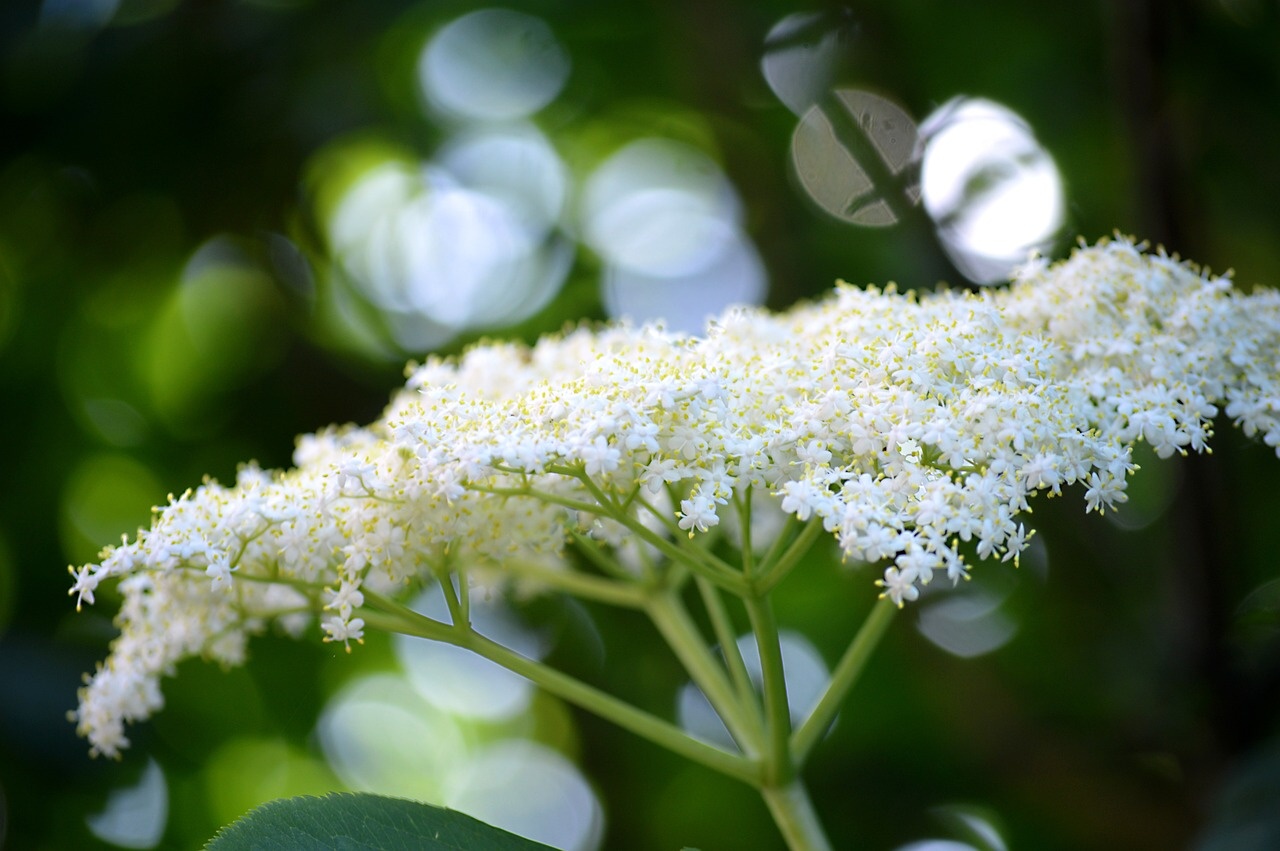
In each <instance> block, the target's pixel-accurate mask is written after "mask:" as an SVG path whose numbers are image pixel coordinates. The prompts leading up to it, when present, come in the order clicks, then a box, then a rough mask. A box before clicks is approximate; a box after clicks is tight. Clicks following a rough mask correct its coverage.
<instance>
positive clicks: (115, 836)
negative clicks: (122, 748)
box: [85, 759, 169, 848]
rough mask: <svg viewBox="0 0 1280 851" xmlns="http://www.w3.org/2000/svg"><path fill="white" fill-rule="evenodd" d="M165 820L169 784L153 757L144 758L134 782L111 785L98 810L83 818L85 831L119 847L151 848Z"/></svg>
mask: <svg viewBox="0 0 1280 851" xmlns="http://www.w3.org/2000/svg"><path fill="white" fill-rule="evenodd" d="M168 820H169V784H168V783H167V782H166V781H165V776H164V771H163V770H162V769H161V768H160V764H159V763H157V762H156V761H155V760H154V759H148V760H147V767H146V768H144V769H143V770H142V776H141V777H140V778H139V779H138V782H137V783H135V784H134V785H132V786H129V787H127V788H124V789H115V790H112V792H111V793H110V794H109V795H108V796H107V805H106V806H105V807H104V808H103V809H102V812H100V813H95V814H94V815H91V816H87V817H86V818H85V824H86V825H88V827H89V832H90V833H92V834H93V835H94V836H96V837H98V838H99V839H101V840H102V841H103V842H110V843H111V844H112V845H116V846H119V847H121V848H154V847H156V846H157V845H159V844H160V839H161V838H162V837H163V836H164V828H165V824H166V823H167V822H168Z"/></svg>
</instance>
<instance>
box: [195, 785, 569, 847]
mask: <svg viewBox="0 0 1280 851" xmlns="http://www.w3.org/2000/svg"><path fill="white" fill-rule="evenodd" d="M294 848H298V849H303V848H305V849H333V850H334V851H339V849H340V851H362V849H367V851H397V849H405V851H410V849H413V851H548V846H546V845H542V844H540V843H537V842H533V841H531V840H528V839H524V838H522V837H519V836H516V835H515V834H513V833H507V832H506V831H505V830H499V829H498V828H496V827H491V826H490V825H487V824H485V823H484V822H482V821H478V820H477V819H473V818H472V817H471V816H469V815H465V814H464V813H459V812H456V811H454V810H446V809H442V808H440V807H433V806H430V805H428V804H420V803H417V802H414V801H405V800H401V799H399V798H386V797H382V796H380V795H364V794H333V795H326V796H325V797H323V798H312V797H302V798H286V799H283V800H280V801H272V802H270V803H268V804H263V805H262V806H261V807H258V808H257V809H255V810H253V811H252V812H250V813H249V814H248V815H246V816H244V817H243V818H241V819H240V820H238V821H236V822H235V823H233V824H230V825H228V826H227V827H224V828H223V829H222V830H220V831H218V835H217V836H215V837H214V838H213V839H211V840H210V841H209V843H208V844H207V845H206V846H205V849H206V851H286V849H294Z"/></svg>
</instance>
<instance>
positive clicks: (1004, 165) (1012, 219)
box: [920, 98, 1064, 284]
mask: <svg viewBox="0 0 1280 851" xmlns="http://www.w3.org/2000/svg"><path fill="white" fill-rule="evenodd" d="M920 137H921V139H922V140H923V141H924V148H923V150H924V153H923V161H922V163H921V171H920V187H921V193H922V196H923V200H924V206H925V210H926V211H928V213H929V215H930V217H932V218H933V220H934V223H935V224H936V225H937V228H938V237H939V239H940V240H941V242H942V246H943V248H944V249H945V250H946V252H947V254H948V256H950V258H951V260H952V262H953V263H955V265H956V267H957V268H958V269H959V270H960V271H961V272H962V273H963V274H964V275H965V277H967V278H969V280H971V281H973V282H974V283H978V284H990V283H996V282H998V281H1004V280H1007V278H1008V275H1009V272H1010V271H1012V269H1013V268H1014V267H1015V266H1017V265H1019V264H1021V263H1023V262H1024V261H1025V260H1026V259H1027V256H1028V255H1029V254H1031V253H1032V252H1035V251H1045V250H1047V249H1048V248H1049V247H1050V246H1051V245H1052V243H1053V240H1054V237H1055V236H1056V235H1057V234H1058V231H1059V230H1060V229H1061V227H1062V223H1063V216H1064V193H1063V185H1062V176H1061V175H1060V174H1059V172H1058V167H1057V166H1056V165H1055V164H1054V161H1053V158H1052V157H1051V156H1050V155H1049V153H1048V152H1047V151H1046V150H1045V149H1044V148H1043V147H1041V145H1040V143H1039V142H1037V141H1036V138H1035V134H1033V133H1032V131H1031V128H1030V126H1028V124H1027V123H1026V122H1025V121H1023V120H1022V118H1021V117H1020V116H1018V115H1017V113H1015V112H1013V111H1012V110H1010V109H1009V108H1007V107H1005V106H1002V105H1001V104H998V103H995V102H993V101H989V100H984V99H981V98H956V99H953V100H951V101H949V102H948V103H946V104H944V105H943V106H941V107H939V108H938V109H937V110H935V111H934V112H933V114H932V115H930V116H929V118H927V119H926V120H925V122H924V123H923V124H922V125H921V127H920Z"/></svg>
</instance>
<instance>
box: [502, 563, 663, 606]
mask: <svg viewBox="0 0 1280 851" xmlns="http://www.w3.org/2000/svg"><path fill="white" fill-rule="evenodd" d="M503 566H504V567H505V568H506V569H508V570H510V571H511V573H513V574H516V575H517V576H521V577H524V578H527V579H533V580H535V581H537V582H539V583H542V584H543V585H547V586H550V587H551V588H555V589H556V590H558V591H563V592H565V593H566V594H572V595H573V596H575V597H579V598H581V599H583V600H593V601H595V602H597V603H607V604H609V605H612V606H622V607H624V608H631V609H635V608H639V607H641V606H643V605H644V600H645V596H646V592H645V589H644V588H643V587H641V586H640V585H637V584H635V581H636V580H635V579H634V578H633V579H632V583H631V584H628V583H625V582H618V581H616V580H613V579H606V578H604V577H602V576H594V575H592V574H589V573H582V572H580V571H577V570H572V569H569V568H566V569H565V570H553V569H551V568H547V567H541V566H539V565H536V564H530V563H527V562H507V563H505V564H504V565H503Z"/></svg>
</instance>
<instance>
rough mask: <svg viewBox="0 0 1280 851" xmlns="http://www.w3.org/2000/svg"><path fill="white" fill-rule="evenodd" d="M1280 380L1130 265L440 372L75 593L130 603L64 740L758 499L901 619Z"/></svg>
mask: <svg viewBox="0 0 1280 851" xmlns="http://www.w3.org/2000/svg"><path fill="white" fill-rule="evenodd" d="M1277 363H1280V295H1278V294H1277V293H1276V292H1275V291H1270V290H1258V291H1256V292H1254V293H1252V294H1249V295H1244V294H1241V293H1238V292H1235V291H1233V290H1232V289H1231V287H1230V284H1229V282H1227V281H1225V280H1222V279H1217V278H1210V277H1207V276H1204V275H1202V274H1200V273H1199V272H1198V271H1197V270H1195V269H1193V268H1192V267H1190V266H1188V265H1185V264H1181V263H1178V262H1175V261H1173V260H1171V259H1170V258H1168V257H1165V256H1163V255H1148V254H1144V253H1142V252H1141V251H1140V250H1139V249H1138V248H1137V247H1136V246H1134V245H1133V244H1131V243H1129V242H1124V241H1117V242H1110V243H1104V244H1101V245H1099V246H1096V247H1093V248H1084V249H1081V250H1079V251H1077V252H1075V253H1074V254H1073V255H1072V257H1071V258H1070V259H1068V260H1066V261H1064V262H1062V263H1059V264H1055V265H1048V264H1046V263H1035V264H1031V265H1028V266H1027V267H1026V268H1025V269H1023V270H1022V271H1021V272H1020V273H1019V274H1018V275H1017V279H1016V280H1015V281H1014V283H1013V285H1012V286H1010V287H1009V288H1007V289H1004V290H990V289H988V290H984V291H983V292H981V293H977V294H973V293H962V292H940V293H936V294H931V295H925V296H920V297H915V296H913V295H900V294H898V293H897V292H896V291H895V290H894V289H893V288H888V289H886V290H879V289H876V288H868V289H856V288H853V287H850V286H847V285H841V286H839V287H838V288H837V289H836V291H835V292H834V293H833V294H832V295H831V297H830V298H828V299H826V300H824V301H821V302H817V303H812V304H806V305H802V306H799V307H796V308H794V309H793V310H791V311H788V312H786V313H780V314H769V313H766V312H763V311H756V310H743V309H738V310H733V311H730V312H729V313H727V314H725V315H724V316H722V317H720V318H719V319H718V320H717V321H715V322H714V323H712V324H711V325H710V326H708V329H707V333H706V335H705V336H704V337H702V338H699V339H690V338H685V337H680V336H676V335H672V334H669V333H667V332H665V331H663V330H661V329H660V328H656V327H644V328H629V327H625V326H617V327H606V328H603V329H600V330H597V331H591V330H586V329H581V330H577V331H572V332H570V333H568V334H566V335H564V336H560V337H549V338H546V339H544V340H541V341H540V342H538V343H537V344H536V345H534V346H532V347H523V346H519V345H515V344H500V343H488V344H483V345H479V346H476V347H475V348H473V349H471V350H469V351H468V352H466V353H465V354H463V355H462V356H460V357H458V358H456V359H449V360H445V359H439V358H433V359H430V360H428V361H427V363H425V364H423V365H422V366H419V367H415V368H414V369H413V370H412V373H411V374H410V376H409V379H408V381H407V384H406V387H405V389H404V390H403V391H402V392H400V393H399V394H397V395H396V396H395V397H394V398H393V399H392V401H391V403H390V405H389V406H388V407H387V409H386V411H385V413H384V414H383V416H382V417H381V419H380V420H379V421H378V422H376V423H374V424H373V425H371V426H370V427H369V428H350V427H348V428H340V429H328V430H325V431H322V432H320V433H318V434H316V435H314V436H311V437H304V438H301V439H300V440H299V442H298V446H297V450H296V451H295V453H294V461H295V464H296V465H297V466H296V467H295V468H294V469H292V470H288V471H285V472H268V471H263V470H260V469H258V468H256V467H252V466H247V467H245V468H242V470H241V471H240V473H239V474H238V475H237V480H236V483H235V485H234V486H231V487H224V486H222V485H220V484H218V483H217V482H213V481H209V482H206V483H205V484H204V485H202V486H201V487H199V488H197V489H196V490H194V491H189V492H187V493H185V494H183V495H182V496H181V497H178V498H173V499H170V501H169V504H168V505H166V506H163V507H162V508H159V509H157V512H156V515H155V518H154V521H153V523H152V525H151V527H150V528H148V529H144V530H142V531H140V532H139V533H138V535H137V537H136V538H135V539H134V540H133V541H132V542H127V541H126V542H124V543H122V544H121V545H120V546H117V547H114V548H109V549H108V550H105V551H104V553H103V556H102V559H101V561H100V563H98V564H91V565H85V566H84V567H81V568H77V569H73V570H72V574H73V577H74V579H73V582H74V584H73V585H72V588H71V594H72V595H74V596H75V597H76V600H77V604H78V605H80V604H84V603H89V604H92V603H93V602H94V598H95V591H96V590H97V589H98V588H99V587H100V585H101V583H102V582H104V581H107V580H113V581H118V582H119V593H120V596H121V598H122V605H121V609H120V612H119V614H118V615H117V616H116V621H115V622H116V624H117V626H118V627H119V628H120V635H119V637H118V638H117V639H116V640H115V641H114V642H113V643H112V645H111V651H110V657H109V659H108V660H107V662H106V664H104V665H103V666H101V667H100V668H99V669H98V671H97V672H96V673H95V674H94V675H93V676H92V677H90V678H89V680H88V682H87V683H86V685H85V687H84V688H83V689H81V691H80V707H79V708H78V709H77V710H76V713H75V719H76V722H77V729H78V731H79V732H80V733H81V734H82V735H85V736H87V737H88V738H89V741H90V745H91V748H92V749H93V750H94V751H95V752H98V753H103V754H107V755H111V754H115V753H118V752H119V750H120V749H121V748H123V747H125V746H126V745H127V740H126V738H125V736H124V734H123V725H124V724H125V723H126V722H133V721H137V720H140V719H142V718H145V717H147V716H148V715H149V714H150V713H152V712H154V711H155V710H156V709H157V708H158V707H159V706H160V703H161V697H160V691H159V682H160V679H161V677H163V676H165V675H167V674H168V673H170V672H172V671H173V670H174V669H175V667H176V666H177V664H178V663H179V662H180V661H182V660H183V659H186V658H188V657H191V656H197V655H205V656H209V657H212V658H214V659H217V660H220V661H223V662H225V663H226V664H238V663H239V662H240V660H241V659H242V658H243V656H244V653H245V647H246V644H247V641H248V638H249V636H250V635H251V634H252V633H256V632H261V631H262V630H263V629H265V628H267V626H268V625H270V624H271V623H272V622H276V623H282V624H284V625H285V626H287V627H288V628H291V629H298V628H300V626H301V625H302V624H303V623H304V622H305V616H307V615H320V614H323V620H322V629H323V631H324V633H325V637H326V638H327V640H330V641H341V642H343V644H344V646H347V647H348V649H349V648H350V642H351V641H352V640H354V641H357V642H359V641H360V639H361V638H362V637H363V630H364V621H363V619H362V618H360V617H357V616H356V615H357V614H358V613H359V612H360V611H361V610H362V609H363V607H364V603H365V600H366V595H365V593H364V591H365V590H367V591H375V590H376V591H378V592H379V593H381V594H394V593H396V591H397V590H398V589H400V588H403V587H405V586H406V585H410V584H412V583H415V582H420V581H422V580H423V579H425V578H427V577H429V576H432V575H435V574H437V573H439V572H442V571H445V570H457V571H459V572H465V573H466V576H465V577H459V578H460V580H461V581H474V582H485V583H490V584H499V583H501V582H503V581H505V580H507V579H509V578H510V579H512V580H516V579H519V580H520V581H521V583H522V584H521V588H522V589H524V588H526V587H529V586H531V585H532V583H530V582H528V581H526V580H524V579H522V578H520V571H519V569H518V566H520V565H529V566H532V567H535V568H538V570H539V571H541V575H549V574H550V573H551V572H552V571H554V570H569V569H578V568H577V567H574V566H572V565H573V564H576V562H572V563H567V562H566V559H564V550H565V548H566V547H567V546H569V543H568V542H569V541H571V540H572V539H573V538H574V537H575V536H579V537H580V536H581V534H582V531H583V526H584V525H585V527H586V529H588V530H589V532H590V536H591V539H592V540H593V541H594V542H595V543H594V544H593V546H599V547H606V548H609V549H612V550H614V551H615V553H616V554H617V556H618V558H619V559H621V560H622V561H623V562H624V563H627V564H630V565H632V566H633V567H634V566H637V565H638V566H639V568H644V569H637V570H636V575H637V576H641V575H645V574H646V572H651V569H657V568H660V564H659V561H660V560H659V557H658V553H659V551H666V552H670V548H671V547H683V546H691V545H690V544H688V542H687V541H685V540H673V539H672V537H671V535H672V532H673V531H674V530H676V529H678V530H683V531H686V532H688V533H689V534H690V535H691V536H692V535H693V534H694V533H695V532H706V531H707V530H709V529H711V528H713V527H715V526H716V525H717V524H718V523H719V522H720V519H721V518H720V511H721V508H720V507H721V506H725V505H728V503H729V500H735V501H736V500H743V499H746V498H747V496H748V495H751V496H752V497H753V498H759V499H760V500H772V501H774V502H775V503H778V504H780V506H781V510H782V511H784V512H786V513H787V514H789V515H792V516H794V517H795V518H797V519H798V520H799V521H802V522H809V523H814V522H818V521H820V522H821V523H822V527H823V528H824V529H825V530H827V531H828V532H829V533H831V534H832V535H833V536H834V537H835V538H836V540H837V542H838V544H839V545H840V547H841V550H842V551H843V552H844V553H845V554H846V556H847V557H849V558H851V559H860V560H867V561H883V562H885V563H887V564H889V566H888V567H887V568H886V569H885V570H884V574H883V578H882V579H881V580H880V581H879V583H878V584H879V586H880V588H881V589H882V590H883V595H884V596H885V597H887V598H889V599H890V600H892V601H893V602H894V603H895V604H897V605H902V604H904V603H906V602H909V601H911V600H914V599H916V597H917V596H918V594H919V586H920V585H922V584H924V583H925V582H927V581H929V580H930V579H931V578H932V577H933V576H934V575H935V573H937V572H939V571H942V570H945V572H946V575H947V577H948V578H949V579H950V580H951V581H952V582H953V583H955V582H958V581H959V580H960V579H962V578H967V577H968V575H969V569H970V568H969V565H967V564H966V563H965V561H964V559H963V558H962V557H961V555H960V553H959V551H958V550H957V547H958V546H960V544H959V543H957V542H958V541H959V542H968V543H969V544H970V545H971V546H972V547H973V549H974V550H975V551H976V552H977V553H978V555H979V557H980V558H985V557H988V556H990V557H993V558H1004V559H1016V558H1017V556H1018V553H1020V552H1021V551H1022V550H1023V549H1024V548H1025V545H1026V541H1027V538H1028V533H1027V532H1026V531H1025V529H1024V526H1023V525H1022V514H1023V513H1024V512H1026V511H1027V510H1028V508H1029V506H1030V500H1031V498H1032V497H1034V495H1035V494H1036V493H1038V492H1044V491H1047V492H1049V493H1050V494H1057V493H1067V492H1070V491H1071V490H1072V489H1073V488H1074V489H1075V490H1077V491H1082V492H1083V496H1084V502H1085V508H1086V510H1089V511H1092V510H1095V509H1097V510H1099V511H1100V510H1103V509H1105V508H1111V507H1114V506H1116V505H1119V504H1121V503H1123V502H1124V499H1125V485H1126V481H1127V478H1128V476H1129V475H1130V474H1131V473H1132V472H1133V471H1134V469H1135V468H1134V466H1133V463H1132V449H1133V445H1134V443H1135V442H1138V441H1145V442H1147V443H1149V444H1150V445H1151V446H1152V447H1153V449H1154V450H1155V452H1156V454H1158V455H1171V454H1175V453H1183V452H1188V451H1200V450H1201V449H1203V448H1204V447H1205V445H1206V442H1207V440H1208V438H1209V437H1210V436H1211V432H1212V423H1211V422H1210V418H1211V417H1213V416H1214V415H1215V414H1216V412H1217V410H1218V408H1221V409H1223V410H1224V411H1225V414H1226V416H1227V417H1229V418H1231V419H1232V420H1233V421H1234V422H1236V424H1238V425H1239V426H1240V427H1241V429H1242V430H1243V431H1244V432H1245V433H1246V434H1248V435H1259V436H1260V437H1261V438H1262V439H1263V440H1264V441H1265V442H1266V443H1267V444H1268V445H1270V446H1276V447H1280V370H1278V369H1276V364H1277ZM1278 452H1280V448H1278ZM752 490H755V491H757V493H751V491H752ZM742 504H743V503H740V502H739V503H736V505H735V508H734V509H733V510H735V511H736V510H738V507H739V506H741V505H742ZM677 505H678V506H679V509H678V511H676V510H675V506H677ZM619 512H621V514H619ZM622 520H626V521H628V522H627V523H622V522H621V521H622ZM639 529H643V530H645V531H646V534H643V535H639V533H637V532H636V530H639ZM677 537H680V538H682V537H683V536H677ZM658 541H661V542H662V544H663V546H661V547H658V546H657V542H658ZM754 543H755V541H754V540H753V544H754ZM692 546H697V544H694V545H692ZM703 556H704V557H705V556H706V554H705V553H704V554H703ZM797 574H803V570H799V571H797ZM211 584H213V585H214V586H217V587H219V588H223V587H225V588H229V589H230V590H231V591H232V592H234V593H213V591H212V590H211V588H210V585H211ZM325 589H328V591H327V593H322V592H323V591H325ZM362 589H364V590H362ZM304 592H305V593H304ZM318 601H319V602H318ZM317 608H319V609H321V610H322V611H316V609H317ZM300 616H303V617H300Z"/></svg>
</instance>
